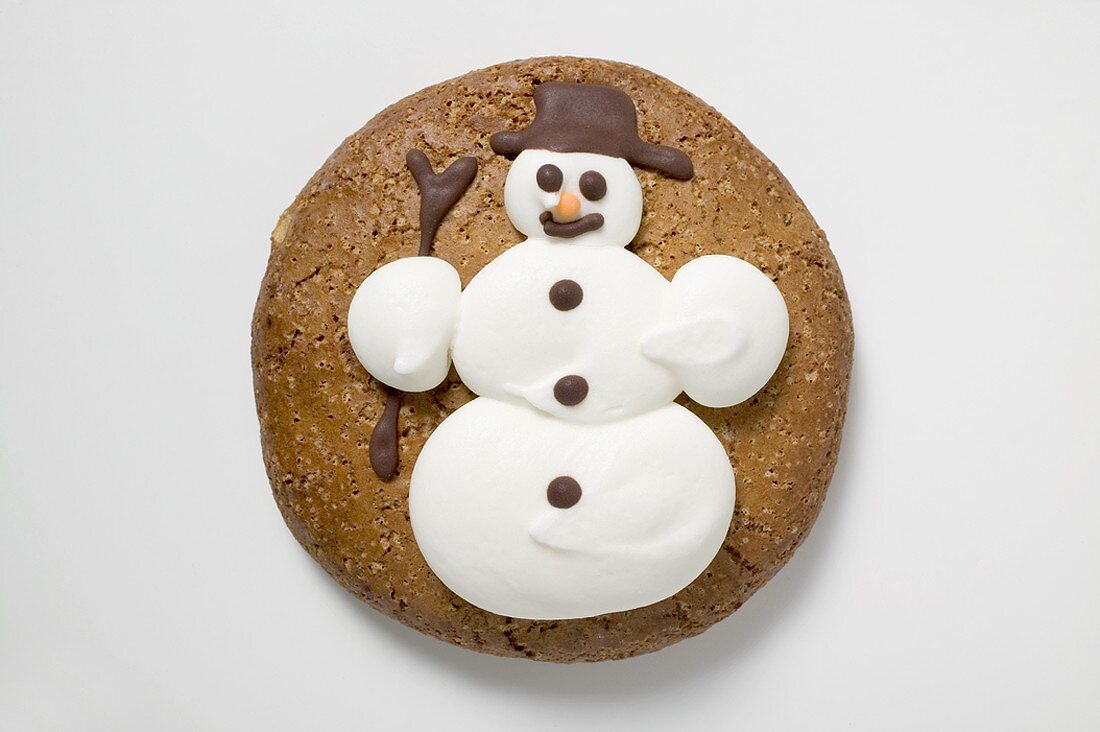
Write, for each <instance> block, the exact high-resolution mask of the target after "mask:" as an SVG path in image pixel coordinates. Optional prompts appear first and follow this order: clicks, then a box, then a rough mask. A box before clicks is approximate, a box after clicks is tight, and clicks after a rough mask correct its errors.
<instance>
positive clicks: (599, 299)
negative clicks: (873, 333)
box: [252, 58, 852, 662]
mask: <svg viewBox="0 0 1100 732" xmlns="http://www.w3.org/2000/svg"><path fill="white" fill-rule="evenodd" d="M252 333H253V350H252V363H253V372H254V378H255V391H256V402H257V410H258V413H259V418H260V427H261V435H262V442H263V453H264V459H265V462H266V465H267V471H268V476H269V478H270V480H271V485H272V488H273V491H274V495H275V499H276V502H277V503H278V505H279V508H280V510H281V511H282V513H283V516H284V517H285V519H286V522H287V525H288V526H289V527H290V529H291V531H292V532H293V534H294V536H295V537H296V538H297V539H298V541H299V542H300V543H301V544H302V546H303V547H304V548H305V549H306V550H307V551H308V552H309V553H310V554H311V555H312V556H313V557H314V558H315V559H316V560H317V561H318V562H319V563H320V564H321V565H322V566H323V567H324V568H325V569H326V570H327V571H328V572H329V574H331V575H332V576H333V577H334V578H335V579H336V580H337V581H338V582H339V583H340V584H341V585H343V586H344V587H345V588H347V589H348V590H349V591H351V592H353V593H354V594H355V595H357V596H358V597H360V598H361V599H362V600H363V601H365V602H367V603H369V604H370V605H371V606H372V607H374V608H376V609H377V610H379V611H381V612H383V613H385V614H386V615H389V616H390V617H392V618H395V619H397V620H399V621H401V622H402V623H405V624H406V625H409V626H410V627H413V628H415V629H417V630H419V631H421V632H423V633H427V634H430V635H433V636H435V637H438V638H440V639H442V640H446V641H449V642H451V643H454V644H457V645H460V646H463V647H466V648H470V649H473V650H477V651H482V652H487V653H493V654H498V655H505V656H519V657H526V658H532V659H536V660H543V661H558V662H570V661H598V660H604V659H613V658H623V657H627V656H633V655H636V654H639V653H646V652H649V651H653V650H657V649H659V648H662V647H664V646H666V645H669V644H671V643H674V642H676V641H678V640H681V639H683V638H687V637H689V636H692V635H695V634H697V633H700V632H702V631H703V630H705V629H706V628H708V627H709V626H710V625H712V624H714V623H715V622H717V621H719V620H721V619H722V618H724V617H726V616H727V615H729V614H730V613H732V612H733V611H734V610H736V609H737V608H738V607H740V606H741V604H742V603H743V602H745V600H747V599H748V598H749V597H750V596H751V595H752V593H753V592H755V591H756V590H757V589H759V588H760V587H761V586H762V585H763V584H764V583H765V582H767V581H768V580H769V579H770V578H771V577H772V576H773V575H774V574H775V573H776V572H777V571H778V570H779V569H780V567H782V566H783V564H784V563H785V562H786V561H787V560H788V559H789V558H790V556H791V553H792V552H793V551H794V549H795V548H796V547H797V546H798V545H799V544H800V543H801V541H802V540H803V539H804V538H805V536H806V534H807V532H808V531H809V530H810V527H811V526H812V524H813V522H814V520H815V519H816V517H817V515H818V512H819V510H820V508H821V504H822V501H823V500H824V498H825V492H826V489H827V487H828V483H829V479H830V477H831V475H832V471H833V467H834V465H835V462H836V457H837V450H838V447H839V444H840V433H841V427H842V424H843V421H844V411H845V406H846V402H847V395H848V378H849V373H850V368H851V361H852V326H851V314H850V311H849V306H848V300H847V296H846V294H845V292H844V285H843V282H842V280H841V276H840V272H839V270H838V268H837V265H836V262H835V260H834V259H833V256H832V254H831V252H830V251H829V247H828V243H827V242H826V239H825V235H824V234H823V233H822V231H821V230H820V229H819V228H818V227H817V225H816V224H815V223H814V220H813V218H812V217H811V216H810V214H809V213H808V212H807V210H806V208H805V207H804V205H803V204H802V202H801V201H800V200H799V198H798V197H797V195H795V193H794V191H792V190H791V187H790V185H789V184H788V183H787V181H786V180H785V179H784V178H783V176H782V175H781V174H780V173H779V171H778V170H776V168H775V166H774V165H772V164H771V163H770V162H769V161H768V160H767V159H766V158H765V157H764V156H763V155H762V154H761V153H760V152H759V151H758V150H756V149H755V148H754V147H753V146H752V145H751V144H749V142H748V141H747V140H746V139H745V138H744V136H743V135H742V134H741V133H740V132H738V130H737V129H736V128H734V127H733V125H731V124H730V123H729V122H728V121H727V120H726V119H725V118H724V117H722V116H721V115H720V114H719V113H718V112H716V111H715V110H714V109H712V108H711V107H709V106H707V105H706V104H705V103H703V102H702V101H700V100H699V99H697V98H696V97H694V96H692V95H691V94H690V93H688V92H686V91H685V90H683V89H681V88H679V87H678V86H676V85H674V84H672V83H671V82H669V81H668V80H666V79H664V78H661V77H659V76H657V75H655V74H652V73H650V72H648V71H645V70H643V69H639V68H637V67H633V66H628V65H625V64H621V63H615V62H610V61H599V60H593V59H576V58H539V59H530V60H526V61H516V62H511V63H506V64H501V65H499V66H494V67H491V68H488V69H484V70H481V71H475V72H471V73H469V74H466V75H465V76H461V77H459V78H456V79H452V80H450V81H446V82H443V83H441V84H437V85H435V86H432V87H429V88H428V89H424V90H423V91H420V92H417V93H416V94H413V95H412V96H410V97H407V98H406V99H403V100H401V101H399V102H397V103H396V104H394V105H392V106H390V107H388V108H387V109H385V110H383V111H382V112H381V113H380V114H379V115H378V116H376V117H375V118H374V119H372V120H371V121H370V122H368V123H367V125H366V126H365V127H363V129H361V130H359V131H358V132H357V133H355V134H354V135H352V136H351V137H349V138H348V139H347V140H345V141H344V143H343V144H342V145H341V146H340V147H339V148H338V149H337V150H336V152H335V153H333V155H332V156H331V157H330V158H329V159H328V161H327V162H326V163H325V164H324V166H323V167H322V168H321V169H320V170H319V171H318V172H317V173H316V174H315V175H314V176H313V178H312V180H310V182H309V183H308V184H307V185H306V187H305V188H304V189H303V190H302V192H301V193H300V194H299V195H298V198H297V199H296V200H295V201H294V203H293V204H291V206H290V207H289V208H288V209H287V210H286V211H285V212H284V214H283V215H282V217H281V218H280V219H279V222H278V224H277V225H276V227H275V231H274V233H273V234H272V248H271V257H270V261H269V263H268V268H267V273H266V275H265V277H264V281H263V285H262V287H261V291H260V296H259V300H258V302H257V305H256V313H255V318H254V320H253V330H252Z"/></svg>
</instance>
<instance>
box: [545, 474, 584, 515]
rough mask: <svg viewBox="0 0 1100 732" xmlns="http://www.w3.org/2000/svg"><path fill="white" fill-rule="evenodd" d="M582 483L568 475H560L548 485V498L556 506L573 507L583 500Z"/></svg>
mask: <svg viewBox="0 0 1100 732" xmlns="http://www.w3.org/2000/svg"><path fill="white" fill-rule="evenodd" d="M581 493H583V491H582V490H581V484H580V483H578V482H577V481H576V479H575V478H571V477H569V476H568V475H560V476H558V477H557V478H554V479H553V480H552V481H550V485H548V486H546V500H547V501H548V502H549V503H550V505H551V506H553V507H554V508H572V507H573V506H576V505H577V501H579V500H581Z"/></svg>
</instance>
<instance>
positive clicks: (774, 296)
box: [641, 255, 790, 407]
mask: <svg viewBox="0 0 1100 732" xmlns="http://www.w3.org/2000/svg"><path fill="white" fill-rule="evenodd" d="M789 328H790V323H789V319H788V314H787V305H786V303H784V302H783V296H782V295H781V294H780V292H779V288H777V287H776V286H775V283H774V282H772V281H771V280H770V279H769V278H768V277H767V276H766V275H765V274H764V273H763V272H761V271H760V270H758V269H757V268H756V267H753V266H752V265H751V264H749V263H748V262H746V261H745V260H743V259H738V258H736V257H727V256H723V255H708V256H705V257H699V258H698V259H693V260H692V261H690V262H688V263H687V264H685V265H684V266H683V267H681V268H680V269H679V271H677V272H676V275H675V276H674V277H673V278H672V286H671V288H670V292H669V293H668V297H666V298H665V305H664V310H663V313H662V315H661V320H660V323H659V324H658V325H657V326H656V328H654V330H653V331H652V332H650V333H648V334H646V335H645V336H644V337H643V339H642V343H641V345H642V352H643V353H645V355H646V356H648V357H649V358H652V359H654V360H655V361H658V362H660V363H663V364H665V365H666V366H668V367H669V368H670V369H672V370H673V371H674V372H675V373H676V375H677V377H678V379H679V382H680V383H681V384H682V385H683V388H684V391H685V392H687V395H688V396H690V397H691V398H692V399H694V400H695V401H697V402H699V403H700V404H703V405H705V406H708V407H728V406H731V405H734V404H739V403H740V402H743V401H744V400H746V399H748V398H749V397H751V396H752V395H753V394H755V393H756V392H757V391H759V390H760V389H761V388H762V387H763V386H764V385H765V384H767V383H768V379H770V378H771V376H772V374H773V373H775V369H776V367H778V366H779V362H780V360H782V358H783V353H784V352H785V351H786V350H787V335H788V330H789Z"/></svg>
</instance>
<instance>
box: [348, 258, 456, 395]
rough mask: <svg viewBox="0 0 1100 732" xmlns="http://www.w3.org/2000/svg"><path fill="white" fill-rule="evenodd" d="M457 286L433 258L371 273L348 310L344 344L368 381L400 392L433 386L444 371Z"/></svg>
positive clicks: (452, 275)
mask: <svg viewBox="0 0 1100 732" xmlns="http://www.w3.org/2000/svg"><path fill="white" fill-rule="evenodd" d="M461 290H462V283H461V282H460V281H459V279H458V272H456V271H455V269H454V267H452V266H451V265H449V264H447V263H446V262H444V261H443V260H442V259H436V258H434V257H407V258H405V259H398V260H396V261H394V262H390V263H389V264H387V265H384V266H382V267H379V268H378V269H376V270H375V271H374V272H373V273H372V274H371V275H370V276H369V277H367V279H366V280H365V281H364V282H363V284H362V285H360V286H359V289H358V290H357V291H356V293H355V297H354V298H352V301H351V308H350V309H349V310H348V339H349V340H350V341H351V347H352V349H353V350H354V351H355V355H356V357H357V358H358V359H359V361H360V362H361V363H362V364H363V366H364V368H366V369H367V371H369V372H370V373H371V375H372V376H374V378H376V379H378V380H379V381H381V382H382V383H383V384H386V385H388V386H392V387H394V388H395V389H401V390H402V391H426V390H427V389H431V388H433V387H435V386H438V385H439V382H441V381H443V379H444V378H446V376H447V369H448V368H450V363H451V361H450V355H449V351H450V347H451V340H452V338H453V336H454V330H455V324H456V323H457V321H458V311H459V296H460V293H461Z"/></svg>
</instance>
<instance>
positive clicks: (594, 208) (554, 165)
mask: <svg viewBox="0 0 1100 732" xmlns="http://www.w3.org/2000/svg"><path fill="white" fill-rule="evenodd" d="M489 142H490V144H491V145H492V147H493V150H494V151H496V152H497V153H500V154H501V155H507V156H517V157H516V160H515V163H513V165H512V169H511V170H510V171H509V172H508V180H507V182H506V183H505V186H504V205H505V208H506V209H507V211H508V217H509V218H510V219H511V220H512V223H513V224H514V225H515V227H516V228H517V229H519V230H520V231H521V232H522V233H524V234H526V235H527V236H528V237H538V238H549V239H551V240H553V241H563V242H564V241H570V242H575V243H578V244H586V245H588V244H606V245H611V246H626V245H627V244H629V243H630V240H631V239H633V238H634V235H635V234H636V233H637V232H638V226H639V225H640V224H641V215H642V191H641V186H640V184H639V183H638V179H637V177H636V176H635V175H634V171H633V169H632V168H631V166H632V165H639V166H642V167H646V168H653V169H654V170H658V171H660V172H662V173H665V174H666V175H669V176H672V177H673V178H678V179H680V180H688V179H690V178H691V177H692V176H693V175H694V169H693V168H692V165H691V159H690V158H688V156H687V155H685V154H684V153H683V152H681V151H680V150H676V149H674V148H671V147H665V146H664V145H653V144H651V143H648V142H645V141H644V140H642V139H641V138H640V137H638V117H637V112H636V110H635V109H634V102H633V100H631V98H630V97H629V96H628V95H627V94H626V92H624V91H622V90H621V89H615V88H613V87H608V86H597V85H595V84H576V83H568V82H561V81H551V82H547V83H545V84H541V85H539V86H538V87H537V88H536V89H535V119H534V121H533V122H531V124H530V125H529V126H528V127H527V128H525V129H523V130H520V131H518V132H512V131H505V132H497V133H496V134H494V135H493V136H492V138H490V141H489Z"/></svg>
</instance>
